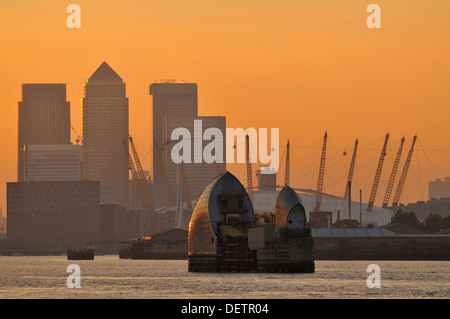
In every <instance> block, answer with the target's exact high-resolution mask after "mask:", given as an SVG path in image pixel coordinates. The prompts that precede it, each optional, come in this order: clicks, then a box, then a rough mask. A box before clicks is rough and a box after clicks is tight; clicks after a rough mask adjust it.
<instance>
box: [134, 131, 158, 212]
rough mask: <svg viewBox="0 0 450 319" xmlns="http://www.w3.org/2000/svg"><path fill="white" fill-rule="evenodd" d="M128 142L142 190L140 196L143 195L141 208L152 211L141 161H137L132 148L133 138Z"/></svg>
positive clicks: (135, 152) (150, 197)
mask: <svg viewBox="0 0 450 319" xmlns="http://www.w3.org/2000/svg"><path fill="white" fill-rule="evenodd" d="M129 140H130V146H131V150H132V151H133V156H134V162H135V163H136V170H137V173H138V177H139V181H140V184H141V188H142V195H143V200H144V204H143V205H142V206H143V207H144V208H147V209H150V210H153V201H152V196H151V194H150V189H149V184H148V181H147V179H146V178H145V174H144V171H143V169H142V165H141V161H140V160H139V156H138V153H137V151H136V147H135V146H134V142H133V138H132V137H131V136H130V137H129Z"/></svg>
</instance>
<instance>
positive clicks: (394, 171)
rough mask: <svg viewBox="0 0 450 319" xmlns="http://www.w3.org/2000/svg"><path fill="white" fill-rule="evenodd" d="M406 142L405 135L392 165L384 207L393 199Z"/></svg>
mask: <svg viewBox="0 0 450 319" xmlns="http://www.w3.org/2000/svg"><path fill="white" fill-rule="evenodd" d="M404 142H405V137H403V138H402V141H401V142H400V146H399V148H398V152H397V156H396V157H395V162H394V166H393V167H392V172H391V177H390V178H389V183H388V186H387V188H386V193H385V194H384V200H383V208H386V207H387V206H388V204H389V200H390V199H391V194H392V189H393V188H394V182H395V178H396V176H397V171H398V164H399V163H400V158H401V156H402V150H403V144H404Z"/></svg>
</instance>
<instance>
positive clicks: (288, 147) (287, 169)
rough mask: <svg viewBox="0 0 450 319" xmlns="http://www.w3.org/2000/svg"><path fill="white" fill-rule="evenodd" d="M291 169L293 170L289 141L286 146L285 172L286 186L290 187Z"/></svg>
mask: <svg viewBox="0 0 450 319" xmlns="http://www.w3.org/2000/svg"><path fill="white" fill-rule="evenodd" d="M290 169H291V158H290V143H289V140H288V141H287V145H286V170H285V172H284V185H286V186H289V179H290Z"/></svg>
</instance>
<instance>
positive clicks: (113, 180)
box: [81, 62, 129, 204]
mask: <svg viewBox="0 0 450 319" xmlns="http://www.w3.org/2000/svg"><path fill="white" fill-rule="evenodd" d="M81 113H82V119H81V120H82V127H83V137H82V138H83V179H88V180H94V181H100V188H101V195H102V196H101V201H102V203H104V204H111V203H121V204H127V203H128V201H129V195H128V177H129V173H128V157H127V155H126V153H125V150H124V146H123V142H122V140H123V139H125V140H126V144H127V147H128V98H127V97H126V84H125V83H124V82H123V80H122V78H121V77H120V76H119V75H118V74H117V73H116V72H115V71H114V70H113V69H112V68H111V67H110V66H109V65H108V64H107V63H106V62H103V63H102V64H101V65H100V67H99V68H98V69H97V70H96V71H95V72H94V73H93V74H92V76H91V77H90V78H89V80H88V81H87V82H86V83H85V84H84V97H83V99H82V105H81ZM112 192H113V194H114V196H112V198H111V196H108V193H109V194H111V193H112Z"/></svg>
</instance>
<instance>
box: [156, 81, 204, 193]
mask: <svg viewBox="0 0 450 319" xmlns="http://www.w3.org/2000/svg"><path fill="white" fill-rule="evenodd" d="M150 95H152V96H153V140H154V141H156V142H157V143H158V146H159V148H160V150H163V149H164V148H165V147H166V146H167V144H166V145H164V143H165V140H164V135H165V130H164V121H165V118H171V117H188V118H192V117H196V116H197V115H198V98H197V84H196V83H172V82H170V81H169V82H167V83H153V84H150ZM169 146H170V145H169ZM153 148H154V150H153V182H154V184H161V183H162V177H161V171H160V169H159V166H158V158H157V152H156V151H155V145H153ZM165 154H166V152H161V155H162V156H164V158H163V159H162V160H163V162H166V160H167V159H166V158H165ZM169 154H170V153H169Z"/></svg>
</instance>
